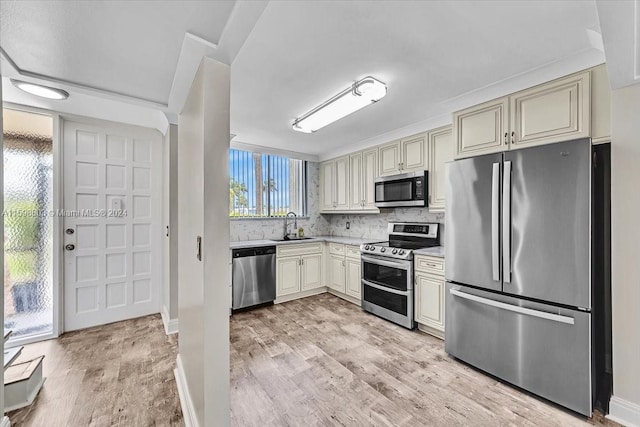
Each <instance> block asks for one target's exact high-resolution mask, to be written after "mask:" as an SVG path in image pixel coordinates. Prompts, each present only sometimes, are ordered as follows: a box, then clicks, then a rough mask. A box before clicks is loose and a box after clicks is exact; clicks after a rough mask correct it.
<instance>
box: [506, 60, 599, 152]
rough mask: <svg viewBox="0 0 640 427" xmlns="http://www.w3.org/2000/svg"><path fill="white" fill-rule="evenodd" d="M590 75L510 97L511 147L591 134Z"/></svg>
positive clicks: (576, 76)
mask: <svg viewBox="0 0 640 427" xmlns="http://www.w3.org/2000/svg"><path fill="white" fill-rule="evenodd" d="M590 86H591V84H590V74H589V72H588V71H587V72H584V73H580V74H576V75H573V76H569V77H566V78H563V79H559V80H555V81H553V82H550V83H547V84H543V85H540V86H536V87H534V88H531V89H527V90H523V91H522V92H518V93H516V94H514V95H512V96H511V98H510V99H511V106H510V110H511V129H512V131H513V133H512V135H511V148H512V149H513V148H517V147H520V146H532V145H541V144H550V143H553V142H560V141H566V140H569V139H576V138H584V137H588V136H589V135H590V134H591V101H590Z"/></svg>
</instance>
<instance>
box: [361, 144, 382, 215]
mask: <svg viewBox="0 0 640 427" xmlns="http://www.w3.org/2000/svg"><path fill="white" fill-rule="evenodd" d="M377 177H378V150H376V149H374V150H366V151H363V152H362V184H363V185H362V199H363V203H364V208H365V209H378V208H377V207H376V204H375V203H376V187H375V180H376V178H377Z"/></svg>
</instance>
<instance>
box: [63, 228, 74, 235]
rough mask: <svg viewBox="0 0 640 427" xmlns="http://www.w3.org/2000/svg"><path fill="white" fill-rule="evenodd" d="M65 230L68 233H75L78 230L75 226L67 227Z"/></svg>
mask: <svg viewBox="0 0 640 427" xmlns="http://www.w3.org/2000/svg"><path fill="white" fill-rule="evenodd" d="M64 232H65V233H67V234H73V233H75V232H76V231H75V230H74V229H73V228H67V229H66V230H64Z"/></svg>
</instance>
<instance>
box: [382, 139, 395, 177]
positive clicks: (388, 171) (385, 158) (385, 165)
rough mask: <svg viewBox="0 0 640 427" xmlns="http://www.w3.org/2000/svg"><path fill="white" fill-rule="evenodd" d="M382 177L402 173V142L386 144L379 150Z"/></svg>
mask: <svg viewBox="0 0 640 427" xmlns="http://www.w3.org/2000/svg"><path fill="white" fill-rule="evenodd" d="M378 158H379V160H380V169H379V172H380V176H386V175H395V174H397V173H400V141H395V142H391V143H389V144H385V145H383V146H381V147H380V148H379V149H378Z"/></svg>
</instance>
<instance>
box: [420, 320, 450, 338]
mask: <svg viewBox="0 0 640 427" xmlns="http://www.w3.org/2000/svg"><path fill="white" fill-rule="evenodd" d="M416 324H417V325H418V330H419V331H420V332H424V333H425V334H429V335H432V336H434V337H436V338H439V339H441V340H444V332H442V331H439V330H437V329H435V328H433V327H431V326H429V325H424V324H422V323H417V322H416Z"/></svg>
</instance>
